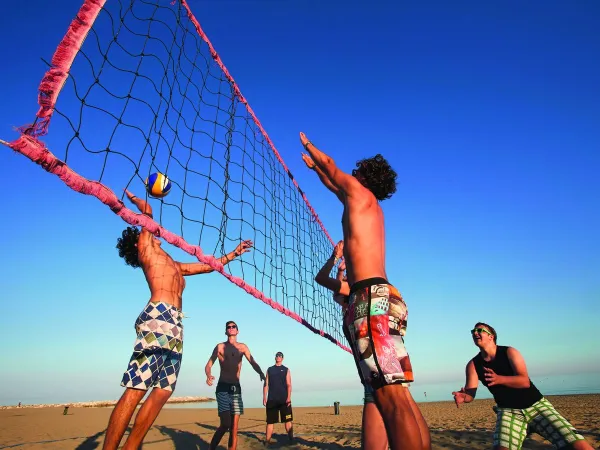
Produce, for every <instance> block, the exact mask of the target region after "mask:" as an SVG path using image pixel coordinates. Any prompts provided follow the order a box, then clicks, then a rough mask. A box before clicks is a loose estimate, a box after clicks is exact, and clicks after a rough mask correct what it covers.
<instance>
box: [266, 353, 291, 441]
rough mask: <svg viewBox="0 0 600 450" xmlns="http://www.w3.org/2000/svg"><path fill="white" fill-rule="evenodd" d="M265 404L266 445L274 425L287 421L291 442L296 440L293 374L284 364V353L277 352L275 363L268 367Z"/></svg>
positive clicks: (286, 427) (286, 428) (287, 430)
mask: <svg viewBox="0 0 600 450" xmlns="http://www.w3.org/2000/svg"><path fill="white" fill-rule="evenodd" d="M263 405H265V407H266V408H267V430H266V433H265V434H266V436H265V445H269V444H270V443H271V436H272V435H273V425H274V424H276V423H277V422H282V423H285V431H286V432H287V434H288V440H289V442H293V440H294V429H293V425H292V420H293V416H292V375H291V373H290V369H288V368H287V367H285V366H284V365H283V353H281V352H277V353H275V365H274V366H271V367H269V368H268V369H267V380H266V381H265V385H264V388H263Z"/></svg>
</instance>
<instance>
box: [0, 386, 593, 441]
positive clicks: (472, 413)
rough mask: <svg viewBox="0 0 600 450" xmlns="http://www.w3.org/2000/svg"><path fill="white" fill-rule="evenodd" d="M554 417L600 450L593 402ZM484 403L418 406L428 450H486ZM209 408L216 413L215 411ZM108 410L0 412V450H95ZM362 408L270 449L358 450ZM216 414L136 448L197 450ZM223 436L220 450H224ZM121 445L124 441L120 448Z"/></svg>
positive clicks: (314, 416) (167, 416) (195, 412)
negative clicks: (428, 438)
mask: <svg viewBox="0 0 600 450" xmlns="http://www.w3.org/2000/svg"><path fill="white" fill-rule="evenodd" d="M548 399H549V400H550V401H551V402H552V403H553V404H554V406H555V407H556V408H557V409H558V411H559V412H560V413H561V414H562V415H563V416H565V417H566V418H567V419H568V420H570V421H571V423H572V424H573V425H574V426H575V427H576V428H577V429H578V430H579V431H580V433H582V434H583V435H584V436H585V437H586V438H587V439H588V441H589V442H590V443H591V444H592V446H593V447H594V448H600V394H590V395H568V396H548ZM493 404H494V403H493V401H492V400H476V401H475V402H473V403H471V404H469V405H466V406H464V407H461V408H460V409H457V408H456V406H455V405H454V403H453V402H432V403H420V404H419V406H420V408H421V411H422V412H423V414H424V416H425V418H426V420H427V423H428V424H429V427H430V429H431V438H432V448H433V449H486V448H487V449H489V448H491V442H492V431H493V427H494V423H495V414H494V413H493V411H492V406H493ZM215 406H216V405H215ZM111 411H112V408H73V407H71V408H69V411H68V414H67V415H66V416H65V415H63V408H13V409H5V410H1V411H0V449H1V448H16V449H78V450H90V449H100V448H102V443H103V441H104V432H105V429H106V424H107V422H108V418H109V416H110V413H111ZM361 414H362V407H360V406H344V405H341V414H340V415H337V416H336V415H334V414H333V407H322V408H299V407H298V408H294V431H295V434H296V443H295V444H293V445H288V444H287V437H286V436H285V432H284V429H283V425H281V424H277V425H275V432H274V440H275V441H278V442H275V443H274V445H273V446H272V447H273V448H279V447H290V448H293V449H298V450H300V449H355V448H360V424H361ZM264 418H265V412H264V409H263V408H248V409H246V410H245V414H244V415H243V416H242V417H241V419H240V430H239V444H238V448H239V449H241V450H243V449H264V447H263V445H262V441H263V440H264V431H265V422H264ZM218 423H219V420H218V417H217V412H216V409H213V408H202V409H192V408H169V409H164V410H163V411H162V412H161V414H160V415H159V417H158V419H157V420H156V422H155V423H154V425H153V426H152V428H151V429H150V431H149V432H148V435H147V436H146V439H145V441H144V445H143V448H144V449H151V450H166V449H177V450H183V449H201V450H205V449H207V448H208V443H209V442H210V439H211V437H212V435H213V433H214V431H215V429H216V427H217V426H218ZM226 439H227V435H226V436H225V437H224V438H223V440H222V441H221V445H220V448H226V444H227V441H226ZM122 442H124V440H123V441H122ZM523 448H524V449H548V448H552V447H551V446H550V444H548V443H547V442H544V441H542V439H541V438H540V437H539V436H537V435H533V436H532V438H531V439H528V440H526V441H525V445H524V446H523Z"/></svg>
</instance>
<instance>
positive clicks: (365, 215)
mask: <svg viewBox="0 0 600 450" xmlns="http://www.w3.org/2000/svg"><path fill="white" fill-rule="evenodd" d="M353 185H354V186H352V190H351V192H350V193H349V194H348V195H346V196H345V199H344V214H343V216H342V227H343V229H344V257H345V259H346V267H347V269H348V283H349V284H350V285H352V284H354V283H356V282H357V281H361V280H365V279H367V278H375V277H380V278H385V279H387V275H386V272H385V230H384V217H383V211H382V209H381V207H380V206H379V203H378V202H377V199H376V198H375V196H374V195H373V194H372V193H371V192H370V191H369V190H368V189H367V188H365V187H364V186H362V185H361V184H360V183H359V182H358V181H356V182H355V183H353Z"/></svg>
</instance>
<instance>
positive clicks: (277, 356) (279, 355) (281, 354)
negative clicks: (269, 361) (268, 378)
mask: <svg viewBox="0 0 600 450" xmlns="http://www.w3.org/2000/svg"><path fill="white" fill-rule="evenodd" d="M275 357H276V358H283V353H277V354H276V355H275Z"/></svg>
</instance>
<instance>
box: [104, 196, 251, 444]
mask: <svg viewBox="0 0 600 450" xmlns="http://www.w3.org/2000/svg"><path fill="white" fill-rule="evenodd" d="M126 194H127V197H128V198H129V200H131V202H132V203H133V204H134V205H135V206H136V207H137V208H138V209H139V210H140V212H141V213H142V214H145V215H147V216H149V217H152V208H151V206H150V204H148V203H147V202H146V201H145V200H143V199H141V198H139V197H136V196H135V195H133V194H132V193H131V192H129V191H126ZM160 244H161V241H160V239H158V238H156V237H155V236H154V235H152V233H150V232H149V231H148V230H146V229H145V228H142V231H141V232H140V231H139V230H138V229H137V228H135V227H128V228H127V229H125V231H123V235H122V237H121V238H119V239H118V243H117V248H118V249H119V256H121V257H122V258H123V259H125V263H126V264H128V265H130V266H132V267H134V268H136V267H141V268H142V271H143V272H144V275H145V277H146V281H147V282H148V287H149V288H150V300H149V301H148V304H147V305H146V306H145V307H144V309H143V310H142V312H141V314H140V315H139V317H138V318H137V320H136V322H135V329H136V333H137V339H136V341H135V344H134V350H133V355H132V356H131V360H130V362H129V366H128V367H127V370H126V371H125V373H124V374H123V379H122V381H121V386H124V387H125V388H126V389H125V392H124V393H123V395H122V396H121V398H120V399H119V401H118V403H117V405H116V406H115V409H114V410H113V412H112V414H111V416H110V420H109V422H108V428H107V430H106V438H105V440H104V447H103V448H104V449H105V450H114V449H116V448H117V447H118V446H119V443H120V442H121V439H122V437H123V434H125V430H126V428H127V425H128V424H129V421H130V420H131V417H132V415H133V412H134V411H135V408H136V407H137V405H138V404H139V402H140V401H141V400H142V398H143V397H144V395H145V394H146V393H147V392H148V390H150V389H152V392H151V393H150V395H149V396H148V398H147V399H146V401H145V402H144V404H143V406H142V407H141V408H140V410H139V412H138V413H137V416H136V418H135V422H134V424H133V428H132V430H131V433H130V434H129V436H128V438H127V441H126V442H125V446H124V447H123V449H137V448H139V446H140V445H141V443H142V441H143V440H144V437H145V436H146V433H147V432H148V430H149V429H150V427H151V426H152V424H153V423H154V420H155V419H156V417H157V416H158V414H159V413H160V410H161V409H162V407H163V406H164V404H165V403H166V402H167V400H168V399H169V397H170V396H171V394H172V393H173V391H174V390H175V385H176V383H177V375H178V374H179V369H180V367H181V356H182V352H183V324H182V322H181V321H182V318H183V314H182V312H181V304H182V294H183V290H184V288H185V280H184V279H183V277H184V276H188V275H197V274H202V273H210V272H212V271H213V269H212V267H210V266H209V265H208V264H203V263H199V262H196V263H181V262H177V261H174V260H173V258H171V256H169V254H168V253H167V252H165V251H164V250H163V249H162V248H161V247H160ZM251 247H252V241H243V242H242V243H241V244H239V245H238V246H237V247H236V249H235V250H234V251H233V252H230V253H228V254H227V255H224V256H222V257H221V258H220V259H219V261H220V262H221V264H227V263H229V262H231V261H233V259H235V258H236V257H238V256H240V255H242V254H243V253H246V252H247V251H249V250H250V248H251Z"/></svg>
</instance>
